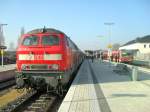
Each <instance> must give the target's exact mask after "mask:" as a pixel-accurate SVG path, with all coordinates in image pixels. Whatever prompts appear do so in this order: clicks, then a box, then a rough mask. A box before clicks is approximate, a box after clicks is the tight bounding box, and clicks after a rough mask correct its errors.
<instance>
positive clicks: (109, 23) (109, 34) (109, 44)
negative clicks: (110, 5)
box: [104, 22, 114, 62]
mask: <svg viewBox="0 0 150 112" xmlns="http://www.w3.org/2000/svg"><path fill="white" fill-rule="evenodd" d="M104 25H107V26H108V39H109V40H108V54H109V62H111V26H112V25H114V23H112V22H108V23H104Z"/></svg>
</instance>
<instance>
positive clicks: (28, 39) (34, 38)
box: [22, 36, 38, 46]
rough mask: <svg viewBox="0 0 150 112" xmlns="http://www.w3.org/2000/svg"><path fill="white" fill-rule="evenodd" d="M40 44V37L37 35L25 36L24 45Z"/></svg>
mask: <svg viewBox="0 0 150 112" xmlns="http://www.w3.org/2000/svg"><path fill="white" fill-rule="evenodd" d="M37 44H38V37H37V36H28V37H26V38H24V40H23V43H22V45H25V46H32V45H37Z"/></svg>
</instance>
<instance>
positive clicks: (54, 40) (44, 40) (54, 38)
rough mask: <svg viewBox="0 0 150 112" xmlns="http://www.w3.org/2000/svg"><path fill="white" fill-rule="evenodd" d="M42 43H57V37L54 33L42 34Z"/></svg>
mask: <svg viewBox="0 0 150 112" xmlns="http://www.w3.org/2000/svg"><path fill="white" fill-rule="evenodd" d="M42 45H59V38H58V37H57V36H54V35H48V36H47V35H45V36H42Z"/></svg>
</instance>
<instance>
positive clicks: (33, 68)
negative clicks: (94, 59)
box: [16, 28, 85, 94]
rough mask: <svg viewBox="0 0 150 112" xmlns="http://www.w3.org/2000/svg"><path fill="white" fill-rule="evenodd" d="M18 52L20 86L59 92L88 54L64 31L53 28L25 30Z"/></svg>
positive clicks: (18, 81) (18, 80)
mask: <svg viewBox="0 0 150 112" xmlns="http://www.w3.org/2000/svg"><path fill="white" fill-rule="evenodd" d="M16 56H17V61H16V65H17V71H16V73H17V74H16V84H17V87H18V88H24V87H26V88H34V89H37V90H38V89H41V88H42V89H43V88H45V89H46V90H47V92H51V91H56V92H57V93H59V94H61V93H63V90H64V88H65V86H66V85H67V83H68V82H69V80H70V79H71V78H72V74H73V72H74V71H75V70H77V68H78V67H79V65H80V64H81V63H82V61H83V60H84V57H85V56H84V53H83V52H82V51H81V50H80V49H79V48H78V47H77V45H76V44H75V43H74V42H73V41H72V40H71V39H70V38H69V37H68V36H67V35H66V34H65V33H63V32H62V31H59V30H56V29H53V28H43V29H42V28H41V29H34V30H32V31H30V32H28V33H26V34H24V35H23V36H22V37H21V42H20V45H19V46H18V48H17V52H16Z"/></svg>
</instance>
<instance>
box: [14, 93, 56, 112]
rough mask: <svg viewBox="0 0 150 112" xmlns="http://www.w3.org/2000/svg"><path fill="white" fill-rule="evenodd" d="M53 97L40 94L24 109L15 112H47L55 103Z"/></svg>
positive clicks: (54, 97)
mask: <svg viewBox="0 0 150 112" xmlns="http://www.w3.org/2000/svg"><path fill="white" fill-rule="evenodd" d="M56 99H57V97H56V96H55V95H48V94H42V95H39V96H38V97H37V98H36V99H34V100H32V101H31V102H30V103H29V104H28V105H27V106H25V108H24V109H21V110H19V111H17V112H48V111H51V107H52V106H53V104H54V102H55V101H56Z"/></svg>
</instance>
